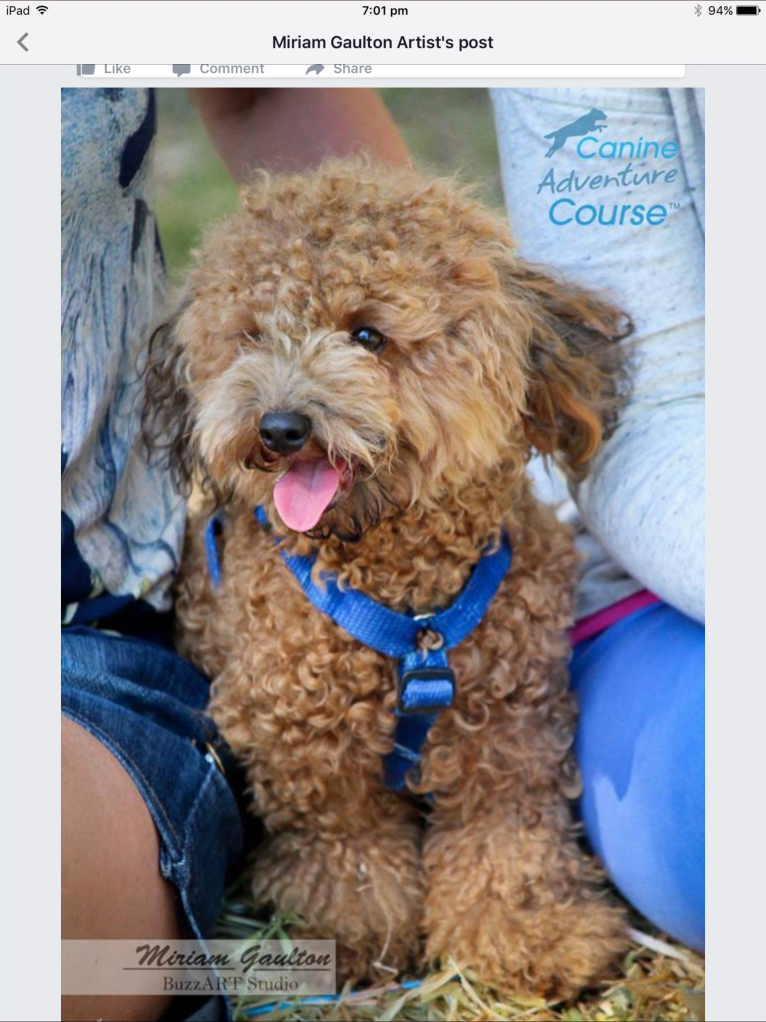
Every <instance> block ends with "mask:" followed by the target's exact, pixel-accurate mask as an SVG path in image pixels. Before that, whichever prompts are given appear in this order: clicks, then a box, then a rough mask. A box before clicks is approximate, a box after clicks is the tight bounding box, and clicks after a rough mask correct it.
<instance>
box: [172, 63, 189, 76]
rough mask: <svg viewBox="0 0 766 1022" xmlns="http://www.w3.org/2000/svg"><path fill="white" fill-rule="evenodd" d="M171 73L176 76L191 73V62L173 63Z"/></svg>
mask: <svg viewBox="0 0 766 1022" xmlns="http://www.w3.org/2000/svg"><path fill="white" fill-rule="evenodd" d="M173 74H174V75H175V76H176V78H180V77H181V75H189V74H191V64H174V65H173Z"/></svg>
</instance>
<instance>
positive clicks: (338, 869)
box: [253, 826, 425, 983]
mask: <svg viewBox="0 0 766 1022" xmlns="http://www.w3.org/2000/svg"><path fill="white" fill-rule="evenodd" d="M424 886H425V885H424V874H423V867H422V863H421V859H420V853H419V849H418V843H417V832H416V830H415V828H414V827H409V826H407V827H404V826H399V827H398V828H397V829H396V830H393V829H392V830H389V831H388V832H384V833H380V832H376V833H372V834H368V835H365V836H358V837H354V838H351V837H343V838H338V839H334V840H332V841H325V840H322V839H320V838H318V837H317V836H315V835H312V834H308V833H303V834H298V833H282V834H277V835H275V836H273V837H271V838H270V839H269V840H268V841H267V842H266V844H265V845H264V846H262V848H261V849H259V853H258V854H257V856H256V859H255V863H254V866H253V894H254V896H255V900H256V903H257V904H261V905H263V904H266V903H272V904H275V905H277V906H278V907H279V908H281V909H284V910H286V911H291V912H295V913H297V914H298V915H299V916H300V917H301V918H302V919H303V920H304V921H305V925H303V926H300V927H294V928H293V930H292V932H293V934H294V935H295V936H300V937H303V938H305V939H308V938H311V939H328V940H335V941H337V972H338V981H339V983H342V982H344V981H345V980H347V979H350V980H352V981H353V982H360V981H362V980H374V981H380V980H381V979H387V978H391V977H392V976H393V975H395V974H396V973H397V972H399V971H400V970H402V969H404V968H406V967H407V966H408V965H409V964H410V963H411V962H412V961H413V960H414V959H415V957H416V955H417V952H418V947H419V930H420V922H421V916H422V904H423V892H424Z"/></svg>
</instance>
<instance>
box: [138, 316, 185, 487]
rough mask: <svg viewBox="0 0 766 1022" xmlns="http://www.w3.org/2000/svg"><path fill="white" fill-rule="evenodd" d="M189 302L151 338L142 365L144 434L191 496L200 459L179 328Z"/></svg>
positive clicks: (150, 448) (152, 455) (151, 451)
mask: <svg viewBox="0 0 766 1022" xmlns="http://www.w3.org/2000/svg"><path fill="white" fill-rule="evenodd" d="M187 307H188V301H183V302H181V303H180V305H179V307H178V308H177V310H176V312H175V313H174V314H173V315H172V317H171V318H170V319H169V320H168V321H167V322H164V323H162V324H160V325H159V326H158V327H157V328H156V329H155V331H154V333H153V334H152V335H151V337H150V338H149V344H148V349H147V352H146V361H145V363H144V365H143V367H142V371H141V376H142V380H143V407H142V415H141V433H142V437H143V442H144V445H145V447H146V449H147V451H148V453H149V456H150V459H151V460H154V461H155V462H156V463H158V464H160V465H162V466H163V467H165V468H167V469H169V470H170V472H171V474H172V477H173V481H174V483H175V485H176V486H177V488H178V489H179V491H180V492H181V493H183V494H185V495H188V493H189V491H190V489H191V480H192V475H193V473H194V470H195V463H196V458H195V455H194V451H193V446H192V411H191V409H192V400H191V395H190V391H189V386H188V378H187V374H186V358H185V353H184V349H183V345H182V344H181V342H180V340H179V338H178V334H177V327H178V321H179V319H180V318H181V315H182V314H183V313H184V311H185V310H186V308H187Z"/></svg>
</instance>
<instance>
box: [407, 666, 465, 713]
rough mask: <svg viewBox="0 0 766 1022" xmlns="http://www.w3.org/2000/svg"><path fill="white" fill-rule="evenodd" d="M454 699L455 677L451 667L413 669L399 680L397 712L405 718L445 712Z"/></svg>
mask: <svg viewBox="0 0 766 1022" xmlns="http://www.w3.org/2000/svg"><path fill="white" fill-rule="evenodd" d="M454 698H455V675H454V674H453V673H452V671H451V670H450V668H449V667H413V668H410V670H407V671H403V672H402V674H401V676H400V678H399V700H398V705H397V710H398V712H399V714H401V715H403V716H409V715H410V714H414V713H433V712H434V711H435V710H443V709H445V708H446V707H448V706H452V703H453V701H454Z"/></svg>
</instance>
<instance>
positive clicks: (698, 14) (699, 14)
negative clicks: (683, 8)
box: [694, 4, 702, 18]
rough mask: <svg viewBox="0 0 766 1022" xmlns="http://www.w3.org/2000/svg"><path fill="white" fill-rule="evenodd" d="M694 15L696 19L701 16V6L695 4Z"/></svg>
mask: <svg viewBox="0 0 766 1022" xmlns="http://www.w3.org/2000/svg"><path fill="white" fill-rule="evenodd" d="M694 13H695V14H696V15H697V17H698V18H699V17H700V16H701V14H702V4H695V7H694Z"/></svg>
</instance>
